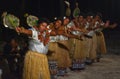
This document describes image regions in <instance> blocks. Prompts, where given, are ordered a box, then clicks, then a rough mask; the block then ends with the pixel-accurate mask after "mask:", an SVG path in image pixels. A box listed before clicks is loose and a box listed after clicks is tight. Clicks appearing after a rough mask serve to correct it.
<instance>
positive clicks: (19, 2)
mask: <svg viewBox="0 0 120 79" xmlns="http://www.w3.org/2000/svg"><path fill="white" fill-rule="evenodd" d="M76 1H77V2H78V3H79V8H80V10H81V12H84V13H87V12H101V13H102V14H103V19H104V20H108V19H109V20H110V21H111V22H117V23H118V26H117V27H116V28H115V29H112V30H111V29H106V30H105V31H104V33H105V38H106V39H109V40H111V41H112V40H113V41H114V42H116V40H119V39H120V37H119V34H120V27H119V22H120V0H69V2H70V3H71V10H72V11H73V9H74V8H75V2H76ZM4 11H7V12H8V13H12V14H14V15H16V16H17V17H19V18H20V20H21V25H23V26H25V25H24V23H25V20H24V19H23V18H24V14H25V13H28V14H32V15H35V16H38V17H39V18H42V17H46V18H48V19H50V20H52V19H53V18H54V17H55V16H57V17H61V16H64V14H65V3H64V0H0V15H1V14H2V12H4ZM9 31H10V32H9ZM14 34H15V33H14V31H12V32H11V30H9V29H5V28H4V27H3V25H2V22H1V24H0V36H1V37H0V40H1V39H3V37H4V38H7V37H9V36H12V35H14ZM114 39H115V40H114Z"/></svg>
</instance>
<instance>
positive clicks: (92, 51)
mask: <svg viewBox="0 0 120 79" xmlns="http://www.w3.org/2000/svg"><path fill="white" fill-rule="evenodd" d="M96 49H97V38H96V35H94V36H93V37H92V40H91V49H90V54H89V55H90V59H96V57H97V55H96V53H97V52H96Z"/></svg>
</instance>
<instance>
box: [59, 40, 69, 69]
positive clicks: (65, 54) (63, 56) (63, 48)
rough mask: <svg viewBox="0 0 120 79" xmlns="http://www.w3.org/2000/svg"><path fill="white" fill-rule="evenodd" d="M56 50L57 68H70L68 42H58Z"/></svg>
mask: <svg viewBox="0 0 120 79" xmlns="http://www.w3.org/2000/svg"><path fill="white" fill-rule="evenodd" d="M57 50H58V51H57V55H58V56H57V62H58V67H62V68H67V67H70V66H71V59H70V55H69V45H68V40H63V41H59V42H58V48H57Z"/></svg>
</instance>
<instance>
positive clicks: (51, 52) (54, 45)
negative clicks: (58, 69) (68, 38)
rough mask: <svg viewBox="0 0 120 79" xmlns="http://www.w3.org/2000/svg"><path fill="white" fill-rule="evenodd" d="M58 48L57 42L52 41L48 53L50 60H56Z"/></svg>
mask: <svg viewBox="0 0 120 79" xmlns="http://www.w3.org/2000/svg"><path fill="white" fill-rule="evenodd" d="M57 48H58V45H57V42H50V44H49V48H48V54H47V57H48V60H50V61H56V59H57V51H58V49H57Z"/></svg>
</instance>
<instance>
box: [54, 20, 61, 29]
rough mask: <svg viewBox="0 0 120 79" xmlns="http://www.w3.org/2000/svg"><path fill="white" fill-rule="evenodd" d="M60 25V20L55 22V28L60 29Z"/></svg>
mask: <svg viewBox="0 0 120 79" xmlns="http://www.w3.org/2000/svg"><path fill="white" fill-rule="evenodd" d="M61 24H62V21H61V20H57V21H56V22H55V28H58V27H60V26H61Z"/></svg>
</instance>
